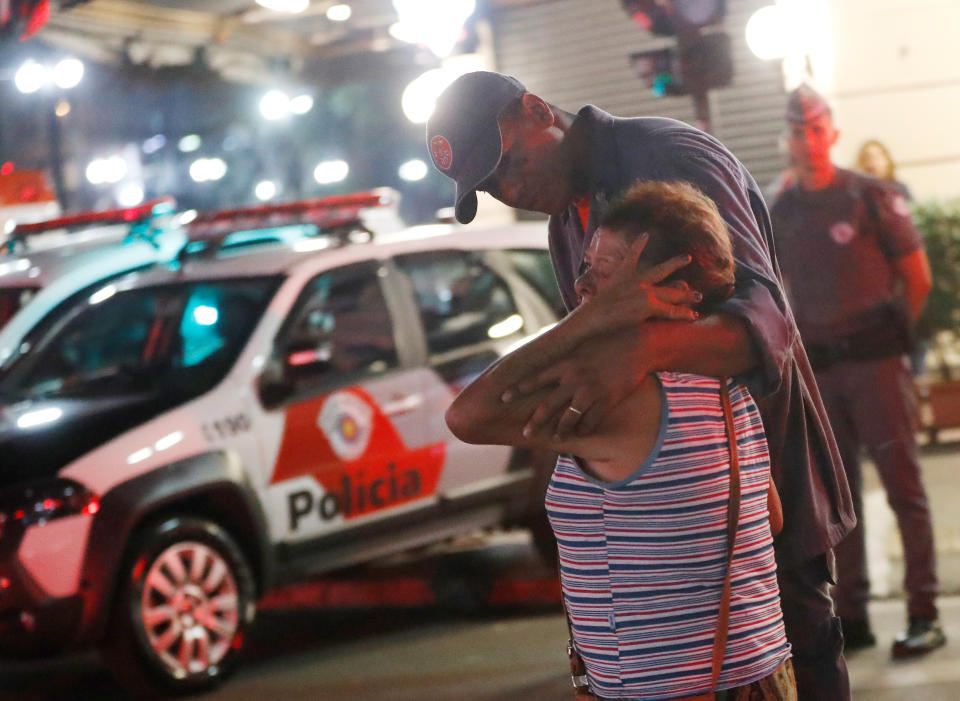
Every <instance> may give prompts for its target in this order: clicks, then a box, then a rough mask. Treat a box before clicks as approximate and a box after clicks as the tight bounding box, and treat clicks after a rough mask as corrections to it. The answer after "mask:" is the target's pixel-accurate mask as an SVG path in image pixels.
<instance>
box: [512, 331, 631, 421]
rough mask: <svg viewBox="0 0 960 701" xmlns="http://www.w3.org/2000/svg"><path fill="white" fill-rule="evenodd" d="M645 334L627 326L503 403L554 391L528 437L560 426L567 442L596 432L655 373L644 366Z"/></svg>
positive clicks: (580, 351) (531, 380) (538, 411)
mask: <svg viewBox="0 0 960 701" xmlns="http://www.w3.org/2000/svg"><path fill="white" fill-rule="evenodd" d="M639 335H640V334H639V333H638V329H637V328H636V327H625V328H623V329H620V330H618V331H614V332H612V333H608V334H605V335H603V336H600V337H597V338H596V339H593V340H591V341H589V342H588V343H585V344H582V345H581V346H579V347H578V348H577V349H576V350H575V351H574V352H572V353H570V354H568V355H566V356H565V357H564V358H562V359H561V360H560V361H558V362H556V363H554V365H552V366H551V367H550V368H547V369H546V370H544V371H542V372H540V373H537V374H536V375H535V376H533V377H531V378H529V379H527V380H524V381H523V382H521V383H520V384H519V385H518V386H517V388H516V391H507V392H506V393H504V395H503V397H502V399H503V401H511V400H513V399H514V398H515V397H516V396H517V395H526V394H530V393H532V392H535V391H537V390H539V389H544V388H549V389H550V392H549V394H548V396H547V397H546V399H544V400H543V401H542V402H541V403H540V404H539V406H538V407H537V408H536V410H534V412H533V415H532V416H531V417H530V419H529V421H528V422H527V424H526V425H525V426H524V428H523V434H524V435H525V436H530V435H532V434H533V433H535V432H539V431H542V430H545V429H546V428H549V427H551V426H554V425H555V428H554V434H555V436H556V437H557V438H564V437H565V436H567V435H569V434H570V433H571V432H572V431H573V429H574V428H576V429H577V433H578V434H579V435H589V434H590V433H592V432H593V431H594V430H595V429H596V427H597V425H598V424H599V423H600V421H601V420H602V419H603V418H604V417H605V416H606V415H607V412H609V411H610V409H611V408H613V407H614V406H616V405H617V404H619V403H620V402H621V401H622V400H623V399H624V397H626V396H627V395H628V394H630V393H631V392H632V391H634V389H636V387H637V385H638V384H639V383H640V382H641V381H642V380H643V378H644V377H645V376H646V375H647V373H648V372H649V371H650V370H649V369H648V368H644V367H643V366H642V363H641V359H642V358H643V357H644V353H643V348H642V343H641V341H640V339H639V338H638V337H639ZM573 409H576V410H577V411H573Z"/></svg>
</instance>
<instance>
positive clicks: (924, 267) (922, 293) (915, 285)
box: [893, 248, 932, 322]
mask: <svg viewBox="0 0 960 701" xmlns="http://www.w3.org/2000/svg"><path fill="white" fill-rule="evenodd" d="M893 268H894V271H895V274H896V276H897V279H898V280H899V281H900V283H901V284H902V285H903V291H902V292H903V297H904V299H905V300H906V302H907V310H908V311H909V313H910V321H914V322H915V321H916V320H917V318H918V317H919V316H920V311H921V310H922V309H923V303H924V302H925V301H926V299H927V295H928V294H930V287H931V284H932V279H931V275H930V261H929V260H928V259H927V254H926V251H924V250H923V249H922V248H918V249H917V250H916V251H914V252H913V253H909V254H907V255H905V256H904V257H902V258H899V259H897V260H895V261H893Z"/></svg>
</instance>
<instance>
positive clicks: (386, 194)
mask: <svg viewBox="0 0 960 701" xmlns="http://www.w3.org/2000/svg"><path fill="white" fill-rule="evenodd" d="M396 200H397V194H396V192H395V191H393V190H391V189H390V188H376V189H373V190H368V191H364V192H354V193H350V194H347V195H332V196H329V197H317V198H313V199H308V200H298V201H296V202H284V203H281V204H268V205H259V206H256V207H238V208H235V209H222V210H217V211H213V212H201V213H200V214H198V215H197V217H196V218H195V219H194V220H193V221H192V222H190V224H189V225H188V228H189V231H190V238H191V239H192V240H197V239H203V238H211V237H213V238H216V237H217V236H218V235H219V234H220V233H222V232H223V231H224V230H225V229H228V228H229V229H230V230H232V231H236V230H240V229H255V228H264V227H269V226H278V225H280V224H292V223H298V222H301V223H310V224H316V225H317V226H318V227H319V228H321V229H325V228H337V227H341V226H345V225H348V224H351V223H353V222H358V221H359V220H360V212H361V211H362V210H364V209H371V208H374V207H387V206H391V205H394V204H395V203H396Z"/></svg>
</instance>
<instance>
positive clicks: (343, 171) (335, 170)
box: [313, 160, 350, 185]
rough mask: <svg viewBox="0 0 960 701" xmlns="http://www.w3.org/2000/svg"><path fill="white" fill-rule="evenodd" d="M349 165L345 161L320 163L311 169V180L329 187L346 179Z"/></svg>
mask: <svg viewBox="0 0 960 701" xmlns="http://www.w3.org/2000/svg"><path fill="white" fill-rule="evenodd" d="M349 173H350V165H349V164H348V163H347V162H346V161H341V160H335V161H322V162H320V163H318V164H317V167H316V168H314V169H313V179H314V180H316V181H317V182H318V183H319V184H320V185H331V184H333V183H339V182H341V181H343V180H345V179H346V177H347V174H349Z"/></svg>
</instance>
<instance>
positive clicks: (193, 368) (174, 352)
mask: <svg viewBox="0 0 960 701" xmlns="http://www.w3.org/2000/svg"><path fill="white" fill-rule="evenodd" d="M277 282H278V281H277V280H276V279H275V278H248V279H244V280H215V281H197V282H189V281H186V282H181V283H176V284H171V285H162V286H157V287H146V288H137V289H130V290H125V291H124V290H118V289H117V287H116V286H115V285H113V284H109V285H106V286H104V287H102V288H100V289H98V290H97V291H95V292H94V293H93V294H91V295H90V296H89V297H87V298H86V299H85V300H83V301H82V302H80V303H79V304H76V305H74V307H73V308H72V309H71V310H70V311H69V312H68V313H66V314H64V315H62V316H61V317H60V319H59V320H58V321H57V323H55V324H53V325H51V326H50V327H49V328H48V329H46V331H45V332H44V333H42V334H41V335H40V337H39V338H36V339H34V341H35V342H34V344H33V347H32V350H31V351H30V352H28V353H26V354H25V355H23V356H21V357H20V358H19V359H18V360H17V361H16V362H15V363H14V364H13V365H12V366H11V367H10V369H9V371H8V372H6V373H5V374H4V377H3V378H2V380H0V396H2V397H3V400H4V401H15V400H19V399H28V398H41V397H42V398H53V397H64V398H66V397H73V398H78V397H95V396H115V395H124V394H140V393H156V394H170V395H176V396H178V397H179V396H183V397H186V396H198V395H199V394H201V393H202V392H205V391H207V390H208V389H210V388H212V387H213V386H215V385H216V384H217V383H218V382H219V381H220V380H221V379H222V378H223V377H224V375H226V373H227V371H228V370H229V369H230V367H231V366H232V365H233V363H234V361H236V359H237V356H238V355H239V353H240V351H241V350H242V349H243V346H244V344H245V343H246V341H247V339H248V338H249V336H250V333H251V332H252V331H253V328H254V326H255V325H256V323H257V321H258V320H259V319H260V316H261V314H262V312H263V309H264V308H265V307H266V304H267V302H268V301H269V299H270V297H271V295H272V293H273V291H274V290H275V289H276V285H277Z"/></svg>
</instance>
